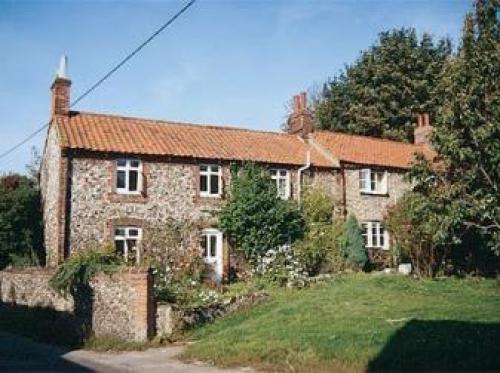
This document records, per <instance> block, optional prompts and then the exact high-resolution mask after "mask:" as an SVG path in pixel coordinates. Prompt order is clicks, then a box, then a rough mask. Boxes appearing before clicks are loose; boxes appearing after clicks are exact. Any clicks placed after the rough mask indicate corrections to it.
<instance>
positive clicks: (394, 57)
mask: <svg viewBox="0 0 500 373" xmlns="http://www.w3.org/2000/svg"><path fill="white" fill-rule="evenodd" d="M450 53H451V42H450V40H449V39H440V40H438V41H437V42H434V40H433V38H432V37H431V36H430V35H429V34H423V36H422V37H421V38H418V37H417V33H416V31H415V30H414V29H412V28H401V29H394V30H391V31H385V32H382V33H380V34H379V38H378V41H377V42H376V43H375V44H374V45H372V46H371V47H370V48H368V49H367V50H366V51H364V52H362V53H361V56H360V57H359V58H358V60H357V61H356V62H355V63H354V64H352V65H348V66H346V67H345V70H344V71H343V72H341V73H340V74H339V75H338V76H336V77H334V78H333V80H331V81H330V82H328V83H326V84H325V86H324V89H323V93H322V95H321V96H320V98H319V99H318V100H317V101H316V103H315V105H314V112H315V118H316V125H317V126H318V127H319V128H321V129H327V130H332V131H339V132H345V133H351V134H359V135H369V136H375V137H383V138H389V139H395V140H402V141H410V142H411V141H412V140H413V126H414V115H415V113H416V112H423V111H426V112H429V113H431V116H432V115H433V114H434V113H435V110H436V108H438V107H439V106H440V105H441V104H442V101H441V97H440V96H438V95H436V94H435V92H436V85H437V83H438V81H439V75H440V73H441V71H442V69H443V65H444V62H445V61H446V60H447V58H448V56H450Z"/></svg>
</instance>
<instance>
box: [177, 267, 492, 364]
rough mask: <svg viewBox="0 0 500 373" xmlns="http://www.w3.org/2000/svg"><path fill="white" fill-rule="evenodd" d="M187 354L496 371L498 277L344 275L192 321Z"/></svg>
mask: <svg viewBox="0 0 500 373" xmlns="http://www.w3.org/2000/svg"><path fill="white" fill-rule="evenodd" d="M191 338H192V339H193V340H195V341H196V342H195V343H193V344H192V345H190V346H189V347H188V348H187V350H186V352H185V354H184V358H185V359H186V360H191V359H199V360H205V361H211V362H213V363H215V364H217V365H219V366H253V367H255V368H258V369H263V370H274V371H307V372H309V371H314V372H321V371H332V370H347V371H352V370H354V371H359V370H369V371H373V370H434V371H436V370H441V371H442V370H453V371H456V370H462V371H463V370H468V371H470V370H490V371H491V370H496V371H498V370H500V283H499V282H498V281H495V280H474V279H470V280H458V279H443V280H415V279H411V278H407V277H401V276H394V275H392V276H390V275H350V276H345V277H340V278H338V279H336V280H333V281H331V282H328V283H324V284H320V285H316V286H314V287H313V288H310V289H306V290H280V291H277V292H275V293H274V294H273V296H272V299H271V300H270V301H269V302H267V303H265V304H262V305H260V306H257V307H255V308H252V309H249V310H246V311H242V312H238V313H236V314H233V315H231V316H228V317H226V318H224V319H220V320H218V321H216V322H215V323H213V324H210V325H207V326H204V327H202V328H200V329H197V330H194V331H193V332H192V333H191Z"/></svg>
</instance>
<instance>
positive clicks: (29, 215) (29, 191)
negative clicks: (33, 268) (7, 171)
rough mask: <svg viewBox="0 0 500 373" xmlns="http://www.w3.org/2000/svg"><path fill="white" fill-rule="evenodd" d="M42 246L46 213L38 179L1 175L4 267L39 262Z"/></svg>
mask: <svg viewBox="0 0 500 373" xmlns="http://www.w3.org/2000/svg"><path fill="white" fill-rule="evenodd" d="M41 249H42V214H41V210H40V200H39V193H38V189H37V188H36V185H35V182H34V181H33V180H31V179H30V178H28V177H26V176H21V175H6V176H2V177H0V268H3V267H5V266H6V265H8V264H18V265H28V264H37V263H38V262H39V261H40V260H39V259H42V258H41V256H42V250H41Z"/></svg>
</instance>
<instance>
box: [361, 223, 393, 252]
mask: <svg viewBox="0 0 500 373" xmlns="http://www.w3.org/2000/svg"><path fill="white" fill-rule="evenodd" d="M361 228H362V229H363V233H362V234H363V238H364V240H365V246H366V247H368V248H378V249H385V250H387V249H388V248H389V242H388V236H387V232H386V230H385V229H384V226H383V224H382V223H381V222H379V221H367V222H362V223H361Z"/></svg>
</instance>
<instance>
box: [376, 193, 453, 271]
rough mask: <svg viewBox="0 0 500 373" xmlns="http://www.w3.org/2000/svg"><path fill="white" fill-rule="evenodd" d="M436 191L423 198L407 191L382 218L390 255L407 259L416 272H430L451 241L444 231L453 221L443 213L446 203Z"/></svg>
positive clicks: (437, 268)
mask: <svg viewBox="0 0 500 373" xmlns="http://www.w3.org/2000/svg"><path fill="white" fill-rule="evenodd" d="M439 194H440V192H439V191H438V190H435V191H434V192H433V198H427V196H426V195H423V194H421V193H417V192H409V193H407V194H405V195H404V196H403V197H402V198H401V199H399V201H398V202H397V203H396V205H394V206H392V207H391V208H390V209H389V211H388V213H387V216H386V218H385V222H384V223H385V226H386V227H387V229H388V231H389V232H390V233H391V243H392V245H391V249H392V251H393V254H394V256H396V257H398V258H399V259H400V261H401V260H403V261H406V260H410V261H411V263H412V266H413V271H414V273H415V274H416V275H418V276H429V277H432V276H434V275H435V274H436V273H437V272H438V271H439V269H440V268H441V264H442V263H443V259H444V258H445V257H446V254H447V252H448V249H449V246H450V244H452V243H453V242H452V241H451V240H450V241H449V234H448V232H449V231H450V230H452V229H453V228H452V227H453V225H454V221H453V219H450V218H449V217H448V216H447V214H443V211H444V210H445V209H446V204H447V203H446V202H445V200H444V199H439V196H438V195H439ZM438 201H440V202H438Z"/></svg>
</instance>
